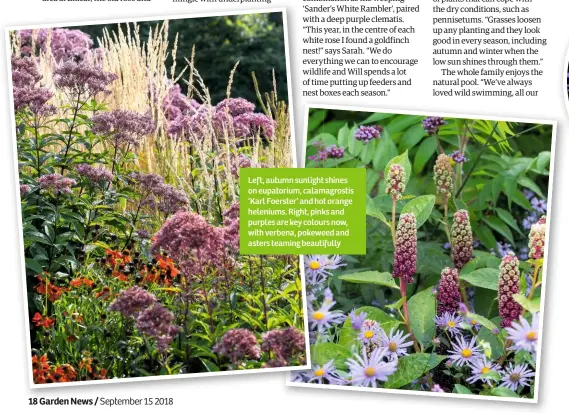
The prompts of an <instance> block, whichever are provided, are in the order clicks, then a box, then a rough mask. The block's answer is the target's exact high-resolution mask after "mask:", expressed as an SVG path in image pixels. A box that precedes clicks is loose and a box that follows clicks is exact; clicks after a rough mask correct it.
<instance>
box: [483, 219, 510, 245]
mask: <svg viewBox="0 0 569 415" xmlns="http://www.w3.org/2000/svg"><path fill="white" fill-rule="evenodd" d="M482 221H483V222H484V223H485V224H486V225H488V226H490V227H491V228H492V229H494V230H495V231H496V232H498V233H499V234H500V235H502V236H504V237H505V238H506V239H507V240H508V241H510V242H511V243H512V244H515V242H514V235H512V231H511V230H510V228H508V226H507V225H506V224H505V223H504V222H503V221H502V220H500V219H499V218H497V217H496V216H485V217H484V218H483V219H482Z"/></svg>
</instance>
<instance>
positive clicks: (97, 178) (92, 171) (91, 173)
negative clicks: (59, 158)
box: [75, 164, 113, 183]
mask: <svg viewBox="0 0 569 415" xmlns="http://www.w3.org/2000/svg"><path fill="white" fill-rule="evenodd" d="M75 171H76V172H77V174H79V175H81V176H83V177H85V178H87V179H89V180H91V181H92V182H93V183H105V182H110V181H112V180H113V174H112V173H111V172H110V171H108V170H107V169H105V168H103V167H94V166H90V165H89V164H79V165H78V166H77V167H75Z"/></svg>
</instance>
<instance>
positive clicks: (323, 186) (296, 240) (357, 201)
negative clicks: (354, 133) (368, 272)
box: [239, 168, 366, 255]
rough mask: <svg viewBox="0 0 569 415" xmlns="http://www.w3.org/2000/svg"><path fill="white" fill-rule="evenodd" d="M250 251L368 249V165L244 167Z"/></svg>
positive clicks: (243, 222) (243, 225) (243, 236)
mask: <svg viewBox="0 0 569 415" xmlns="http://www.w3.org/2000/svg"><path fill="white" fill-rule="evenodd" d="M239 175H240V188H241V202H240V203H241V206H240V252H241V254H244V255H251V254H252V255H271V254H274V255H288V254H293V255H302V254H326V255H331V254H339V255H363V254H365V253H366V193H365V190H366V189H365V183H366V172H365V169H344V168H342V169H296V168H288V169H282V168H278V169H277V168H271V169H259V168H250V169H240V173H239Z"/></svg>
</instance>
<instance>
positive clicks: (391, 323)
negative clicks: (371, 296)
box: [344, 306, 403, 333]
mask: <svg viewBox="0 0 569 415" xmlns="http://www.w3.org/2000/svg"><path fill="white" fill-rule="evenodd" d="M361 313H366V314H367V317H366V319H368V320H373V321H377V322H378V323H379V324H381V327H382V328H383V330H384V331H385V332H386V333H389V332H390V331H391V329H397V327H399V326H400V325H401V324H403V323H401V321H399V320H396V319H394V318H393V317H391V316H390V315H389V314H387V313H386V312H385V311H383V310H380V309H379V308H377V307H372V306H365V307H360V308H358V309H357V310H356V314H358V315H359V314H361ZM344 327H347V328H350V329H351V328H352V322H351V320H350V318H347V319H346V321H345V322H344Z"/></svg>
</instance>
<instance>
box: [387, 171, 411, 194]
mask: <svg viewBox="0 0 569 415" xmlns="http://www.w3.org/2000/svg"><path fill="white" fill-rule="evenodd" d="M406 180H407V177H406V174H405V170H404V169H403V167H402V166H400V165H399V164H392V165H391V166H390V167H389V176H388V178H387V187H386V189H385V193H387V194H388V195H391V196H392V197H393V198H395V199H397V200H400V199H401V198H402V197H403V193H405V186H406Z"/></svg>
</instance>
